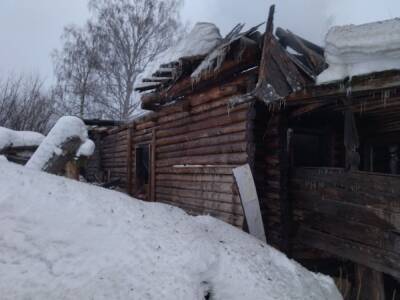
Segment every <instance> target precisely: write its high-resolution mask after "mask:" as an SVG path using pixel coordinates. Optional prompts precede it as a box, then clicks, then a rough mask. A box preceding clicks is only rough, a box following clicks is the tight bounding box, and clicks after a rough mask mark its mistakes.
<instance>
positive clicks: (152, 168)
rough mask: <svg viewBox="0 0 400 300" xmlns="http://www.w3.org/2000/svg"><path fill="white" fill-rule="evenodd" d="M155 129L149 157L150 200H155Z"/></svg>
mask: <svg viewBox="0 0 400 300" xmlns="http://www.w3.org/2000/svg"><path fill="white" fill-rule="evenodd" d="M156 136H157V135H156V129H155V128H153V131H152V141H151V158H150V201H153V202H155V201H156V147H157V143H156Z"/></svg>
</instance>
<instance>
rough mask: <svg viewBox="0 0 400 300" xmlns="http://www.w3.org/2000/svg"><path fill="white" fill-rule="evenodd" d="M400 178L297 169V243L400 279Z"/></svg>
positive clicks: (293, 190) (294, 181) (294, 196)
mask: <svg viewBox="0 0 400 300" xmlns="http://www.w3.org/2000/svg"><path fill="white" fill-rule="evenodd" d="M399 183H400V176H398V175H385V174H377V173H368V172H345V171H344V169H335V168H296V169H295V170H294V172H293V174H292V176H291V181H290V184H291V189H290V194H291V195H290V196H291V199H292V201H293V204H294V210H295V222H296V226H295V228H296V232H295V237H296V241H297V242H298V243H301V244H304V245H307V246H309V247H312V248H316V249H320V250H323V251H326V252H328V253H331V254H333V255H337V256H339V257H342V258H346V259H349V260H352V261H354V262H357V263H359V264H361V265H364V266H368V267H370V268H371V269H374V270H378V271H380V272H384V273H387V274H390V275H392V276H394V277H396V278H397V279H399V278H400V271H399V270H400V263H399V262H400V250H399V249H400V248H399V246H400V237H399V230H400V209H399V208H400V203H399V195H400V188H399Z"/></svg>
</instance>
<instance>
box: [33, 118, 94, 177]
mask: <svg viewBox="0 0 400 300" xmlns="http://www.w3.org/2000/svg"><path fill="white" fill-rule="evenodd" d="M93 151H94V143H93V142H92V141H90V140H89V139H88V132H87V129H86V126H85V124H84V123H83V121H82V120H81V119H79V118H76V117H62V118H60V119H59V120H58V122H57V123H56V124H55V125H54V127H53V128H52V129H51V131H50V132H49V134H48V135H47V137H46V138H45V139H44V140H43V142H42V143H41V144H40V146H39V148H38V149H37V150H36V152H35V153H34V154H33V155H32V157H31V158H30V160H29V161H28V163H27V164H26V167H28V168H31V169H36V170H42V171H45V172H48V173H52V174H59V173H62V172H63V171H64V168H65V165H66V163H67V162H68V161H71V160H72V159H74V158H75V157H76V156H90V155H91V154H92V153H93Z"/></svg>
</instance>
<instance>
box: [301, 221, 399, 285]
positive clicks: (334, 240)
mask: <svg viewBox="0 0 400 300" xmlns="http://www.w3.org/2000/svg"><path fill="white" fill-rule="evenodd" d="M296 241H297V242H299V243H302V244H304V245H307V246H309V247H313V248H316V249H320V250H323V251H326V252H328V253H331V254H334V255H337V256H339V257H342V258H346V259H349V260H352V261H354V262H356V263H359V264H361V265H364V266H368V267H370V268H371V269H373V270H376V271H380V272H383V273H386V274H390V275H392V276H394V277H395V278H397V279H400V255H399V254H398V253H393V252H390V251H385V250H381V249H378V248H374V247H369V246H366V245H363V244H361V243H357V242H353V241H349V240H344V239H341V238H338V237H335V236H332V235H329V234H326V233H322V232H319V231H317V230H312V229H309V228H306V227H301V228H300V230H299V232H298V234H297V236H296Z"/></svg>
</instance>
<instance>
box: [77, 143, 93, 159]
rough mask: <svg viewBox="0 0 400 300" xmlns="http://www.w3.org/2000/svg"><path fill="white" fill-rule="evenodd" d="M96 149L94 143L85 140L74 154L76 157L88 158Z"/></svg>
mask: <svg viewBox="0 0 400 300" xmlns="http://www.w3.org/2000/svg"><path fill="white" fill-rule="evenodd" d="M95 148H96V145H95V144H94V142H93V141H92V140H90V139H87V140H86V141H85V142H84V143H83V144H82V145H81V146H80V147H79V149H78V152H77V153H76V156H77V157H81V156H85V157H89V156H91V155H92V154H93V153H94V150H95Z"/></svg>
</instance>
